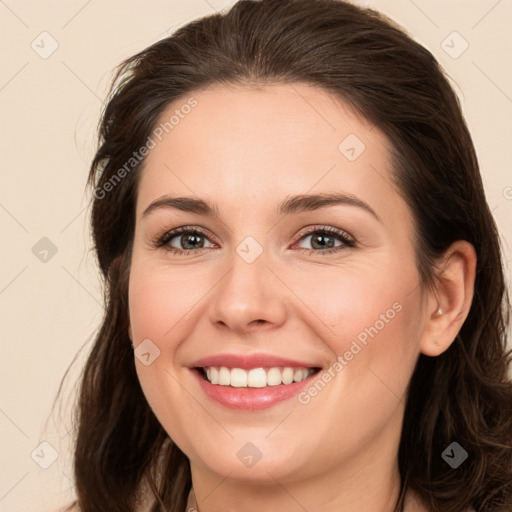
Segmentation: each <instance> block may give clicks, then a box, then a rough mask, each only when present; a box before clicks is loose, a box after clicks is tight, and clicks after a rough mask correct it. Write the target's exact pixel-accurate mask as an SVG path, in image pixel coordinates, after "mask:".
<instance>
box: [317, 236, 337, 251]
mask: <svg viewBox="0 0 512 512" xmlns="http://www.w3.org/2000/svg"><path fill="white" fill-rule="evenodd" d="M326 239H327V240H329V242H326V241H325V240H326ZM315 240H321V242H320V244H318V243H316V242H315ZM315 245H317V246H319V247H321V248H325V247H329V248H330V247H334V240H333V237H332V236H328V235H316V236H314V237H313V246H315Z"/></svg>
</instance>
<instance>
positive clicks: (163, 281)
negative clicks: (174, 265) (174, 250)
mask: <svg viewBox="0 0 512 512" xmlns="http://www.w3.org/2000/svg"><path fill="white" fill-rule="evenodd" d="M206 283H207V281H206V280H205V279H204V278H203V276H202V275H201V274H200V273H199V272H198V271H197V270H192V269H191V268H190V269H173V270H162V268H160V267H155V266H152V265H151V262H149V261H148V262H146V263H145V262H144V261H140V262H135V264H134V265H132V269H131V273H130V287H129V311H130V324H131V328H132V333H133V337H134V343H135V344H136V343H137V342H140V341H141V340H143V339H146V338H149V339H151V340H154V342H155V343H157V344H159V343H162V341H163V340H169V341H172V340H177V339H181V338H182V336H185V333H184V327H185V325H186V323H187V316H188V315H190V314H192V312H193V310H194V308H197V306H198V305H199V303H200V301H201V299H203V298H204V297H205V295H206V294H207V291H208V287H207V284H206ZM162 348H163V347H162Z"/></svg>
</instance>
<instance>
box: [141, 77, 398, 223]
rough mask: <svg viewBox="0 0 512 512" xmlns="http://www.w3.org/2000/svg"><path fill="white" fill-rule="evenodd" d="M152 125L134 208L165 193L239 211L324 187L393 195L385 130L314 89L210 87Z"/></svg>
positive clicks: (375, 197) (381, 199)
mask: <svg viewBox="0 0 512 512" xmlns="http://www.w3.org/2000/svg"><path fill="white" fill-rule="evenodd" d="M190 105H194V106H192V107H190ZM166 123H167V124H166ZM155 129H156V130H158V129H159V131H158V132H156V131H155V130H154V131H153V140H154V142H155V146H154V148H153V149H151V151H150V152H149V154H148V156H147V157H146V160H145V164H144V168H143V170H142V176H141V180H140V182H139V190H138V201H137V203H138V204H137V210H138V214H140V212H141V211H142V209H143V208H144V207H145V206H147V204H148V203H149V202H151V201H153V200H154V199H156V198H158V197H160V196H162V195H164V194H173V195H197V196H200V197H202V198H210V199H212V201H214V202H215V203H216V204H219V207H220V205H222V204H225V205H227V206H229V207H237V208H238V209H240V208H244V207H245V208H247V207H248V206H249V205H252V206H253V207H257V206H258V204H257V203H259V206H261V205H263V203H265V204H270V203H272V204H273V203H277V202H281V201H282V198H283V196H286V195H292V194H304V193H314V192H329V191H341V192H345V193H350V194H354V195H358V196H361V197H363V198H365V200H367V201H368V202H373V203H375V204H376V207H375V208H376V209H385V208H386V207H387V205H388V204H389V202H390V201H391V200H395V201H396V200H399V197H398V195H397V194H396V191H395V190H394V189H393V186H392V185H391V162H390V151H389V143H388V140H387V138H386V137H385V135H384V134H383V133H382V132H381V131H380V130H379V129H378V128H377V127H375V126H373V125H372V124H371V123H369V122H368V121H367V120H365V119H364V118H363V117H361V116H359V115H357V114H356V113H355V112H354V111H353V110H351V109H350V108H349V106H348V105H347V104H346V103H344V102H343V101H342V100H340V99H339V98H337V97H336V96H334V95H332V94H330V93H329V92H327V91H325V90H323V89H321V88H319V87H316V86H310V85H307V84H275V85H267V86H264V87H253V86H226V85H214V86H210V87H208V88H205V89H202V90H198V91H194V92H192V93H190V95H188V96H186V97H183V98H181V99H180V100H177V101H175V102H174V103H172V104H171V105H169V106H168V107H167V108H166V109H165V111H164V112H163V113H162V115H161V116H160V119H159V121H158V123H157V125H156V126H155ZM155 133H158V134H159V135H158V136H157V137H155V136H154V134H155ZM393 196H396V197H393ZM263 199H264V201H262V200H263Z"/></svg>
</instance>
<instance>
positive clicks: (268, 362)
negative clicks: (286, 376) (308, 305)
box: [188, 353, 322, 386]
mask: <svg viewBox="0 0 512 512" xmlns="http://www.w3.org/2000/svg"><path fill="white" fill-rule="evenodd" d="M206 366H225V367H226V368H242V369H243V370H250V369H251V368H269V367H275V366H277V367H285V366H290V367H292V368H297V367H304V368H320V367H321V366H322V365H321V364H318V363H312V362H306V361H295V360H292V359H286V358H283V357H278V356H273V355H271V354H263V353H257V354H215V355H213V356H209V357H203V358H201V359H198V360H197V361H194V362H193V363H191V364H190V365H188V367H189V368H190V369H192V368H199V367H206ZM306 380H307V379H306ZM291 385H292V384H290V386H291Z"/></svg>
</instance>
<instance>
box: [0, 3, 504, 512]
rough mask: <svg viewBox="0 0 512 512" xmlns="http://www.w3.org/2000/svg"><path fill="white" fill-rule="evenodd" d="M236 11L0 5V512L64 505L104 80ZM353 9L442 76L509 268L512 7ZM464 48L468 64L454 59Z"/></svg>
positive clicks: (91, 311) (93, 313)
mask: <svg viewBox="0 0 512 512" xmlns="http://www.w3.org/2000/svg"><path fill="white" fill-rule="evenodd" d="M232 3H233V2H227V1H224V0H186V1H185V0H174V1H173V0H160V1H156V0H151V1H150V2H134V1H131V2H127V1H124V2H121V1H119V0H117V1H114V0H108V1H102V2H100V1H99V0H89V1H86V0H72V1H71V0H70V1H61V2H58V1H55V0H52V1H46V2H38V1H36V0H32V1H25V0H5V1H4V0H0V43H1V48H2V66H1V69H0V109H1V113H2V137H1V138H0V157H1V160H0V162H1V163H0V169H1V175H0V176H1V177H0V180H1V181H0V226H1V236H2V251H1V253H0V255H1V256H0V257H1V265H0V311H1V317H0V321H1V328H2V345H1V348H2V350H1V354H2V357H1V358H0V366H1V369H0V371H1V376H2V381H1V390H2V391H1V395H0V431H1V434H2V435H1V445H0V450H1V453H2V463H1V464H0V511H9V512H18V511H34V510H38V511H40V512H45V511H52V510H56V509H57V508H58V506H59V505H61V504H63V503H66V502H67V500H69V499H71V497H72V485H73V482H72V478H71V477H72V470H71V462H70V456H69V445H68V440H69V437H70V436H69V435H67V431H68V428H69V418H68V412H67V411H68V408H69V407H68V406H69V403H70V401H71V399H72V394H71V391H72V387H73V384H74V380H75V376H76V375H77V374H78V371H79V370H80V367H81V365H82V364H83V362H84V355H85V353H86V352H87V349H88V348H89V347H90V344H88V345H86V346H85V348H84V351H83V353H82V354H81V355H80V356H79V357H78V359H77V363H76V364H75V365H74V367H73V369H72V372H71V376H70V378H69V379H68V380H67V383H66V387H65V393H64V397H67V400H66V401H65V402H63V404H62V411H61V414H60V415H59V408H57V409H56V410H55V414H54V415H53V416H50V412H51V406H52V402H53V399H54V397H55V394H56V392H57V389H58V386H59V384H60V381H61V378H62V377H63V375H64V372H65V370H66V368H67V367H68V366H69V364H70V363H71V361H72V359H73V357H74V356H75V354H76V353H77V352H78V350H79V349H80V347H81V346H82V345H84V344H86V343H87V342H88V341H89V340H90V338H91V336H92V335H93V333H94V331H95V329H96V328H97V326H98V325H99V322H100V319H101V314H102V308H101V298H102V295H101V287H100V283H99V280H98V273H97V270H96V267H95V264H94V258H93V255H92V253H91V252H90V243H89V234H88V229H87V222H88V219H87V213H88V212H87V209H86V207H87V201H88V196H87V195H86V194H85V193H84V185H85V181H86V176H87V171H88V163H89V161H90V160H91V157H92V154H93V148H94V143H95V130H96V125H97V121H98V119H99V114H100V109H101V106H102V101H103V99H104V98H105V94H106V90H107V86H108V84H109V81H110V78H111V76H112V70H113V68H114V66H116V65H117V64H118V63H119V62H120V61H121V60H122V59H124V58H126V57H128V56H130V55H132V54H134V53H136V52H137V51H139V50H141V49H142V48H144V47H146V46H148V45H149V44H151V43H153V42H155V41H156V40H158V39H160V38H162V37H164V36H165V35H166V34H168V33H169V32H171V31H172V30H173V29H174V28H175V27H176V26H179V25H182V24H184V23H186V22H187V21H190V20H191V19H193V18H196V17H199V16H203V15H207V14H210V13H213V12H214V10H220V9H224V8H227V7H229V6H230V5H231V4H232ZM358 3H360V4H364V5H369V6H372V7H374V8H376V9H378V10H381V11H383V12H385V13H387V14H388V15H390V16H391V17H392V18H394V19H395V20H396V21H398V22H399V23H400V24H401V25H402V26H404V27H405V28H406V29H407V31H408V32H409V33H410V34H412V35H413V36H414V37H415V38H416V39H418V40H419V41H420V42H421V43H423V44H424V45H426V46H427V47H428V48H429V49H430V50H431V51H432V52H433V53H434V55H436V56H437V57H438V59H439V60H440V62H441V64H442V65H443V67H444V68H445V69H446V70H447V71H448V73H449V75H450V76H451V78H452V80H453V83H454V86H455V87H456V89H457V91H458V94H459V96H460V98H461V101H462V104H463V108H464V111H465V114H466V117H467V120H468V123H469V126H470V129H471V131H472V134H473V136H474V141H475V144H476V147H477V151H478V155H479V159H480V163H481V168H482V174H483V179H484V182H485V188H486V193H487V197H488V202H489V204H490V207H491V209H492V210H493V212H494V215H495V218H496V220H497V223H498V226H499V228H500V231H501V233H502V238H503V242H504V251H505V255H506V259H507V260H508V261H510V257H511V248H510V241H511V240H512V215H511V211H512V188H511V187H512V173H511V171H510V162H511V161H512V144H511V142H512V141H511V134H512V73H511V69H512V66H511V65H510V64H511V62H510V55H512V38H511V35H510V26H511V22H512V1H511V0H500V1H498V0H472V1H471V0H414V1H413V0H393V1H392V0H371V1H366V2H358ZM454 31H457V32H458V33H459V34H460V36H462V38H463V39H462V38H461V37H459V36H457V35H455V36H453V35H450V34H452V33H453V32H454ZM42 32H47V33H48V34H49V35H45V34H43V35H40V34H41V33H42ZM448 36H449V37H448ZM447 37H448V39H447ZM443 41H445V43H444V44H443V43H442V42H443ZM464 41H467V44H468V45H469V46H468V48H467V50H466V51H465V52H464V53H462V54H461V55H460V56H458V57H457V58H454V57H456V56H457V55H456V54H457V53H459V52H460V51H461V50H462V49H464V46H465V43H464ZM57 43H58V48H57V49H56V51H55V52H54V53H53V54H51V55H49V56H48V55H47V54H45V52H47V53H48V52H49V51H50V50H51V49H52V44H53V45H56V44H57ZM442 44H443V46H442ZM31 45H32V46H31ZM43 57H46V58H43ZM43 237H47V238H48V239H50V240H51V242H52V244H54V246H55V247H56V249H57V253H56V254H55V255H52V253H51V252H49V253H48V255H47V256H46V257H47V261H46V262H43V261H40V259H39V258H38V257H36V255H35V254H34V253H33V252H32V248H33V247H34V245H35V244H36V243H38V241H39V240H40V239H41V238H43ZM40 243H42V244H44V243H48V242H40ZM37 247H39V246H37ZM43 249H44V247H43ZM40 250H41V249H40ZM36 252H37V251H36ZM40 256H41V257H42V256H43V254H42V253H41V254H40ZM508 275H509V276H510V274H508ZM41 442H47V443H49V445H51V446H49V445H43V446H39V445H40V443H41ZM53 450H55V452H53ZM52 456H53V457H54V456H57V458H56V460H55V461H54V462H53V463H52V464H51V465H50V466H49V467H48V468H47V469H44V468H43V467H41V466H45V465H48V464H50V463H51V462H52V460H53V459H52Z"/></svg>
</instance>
